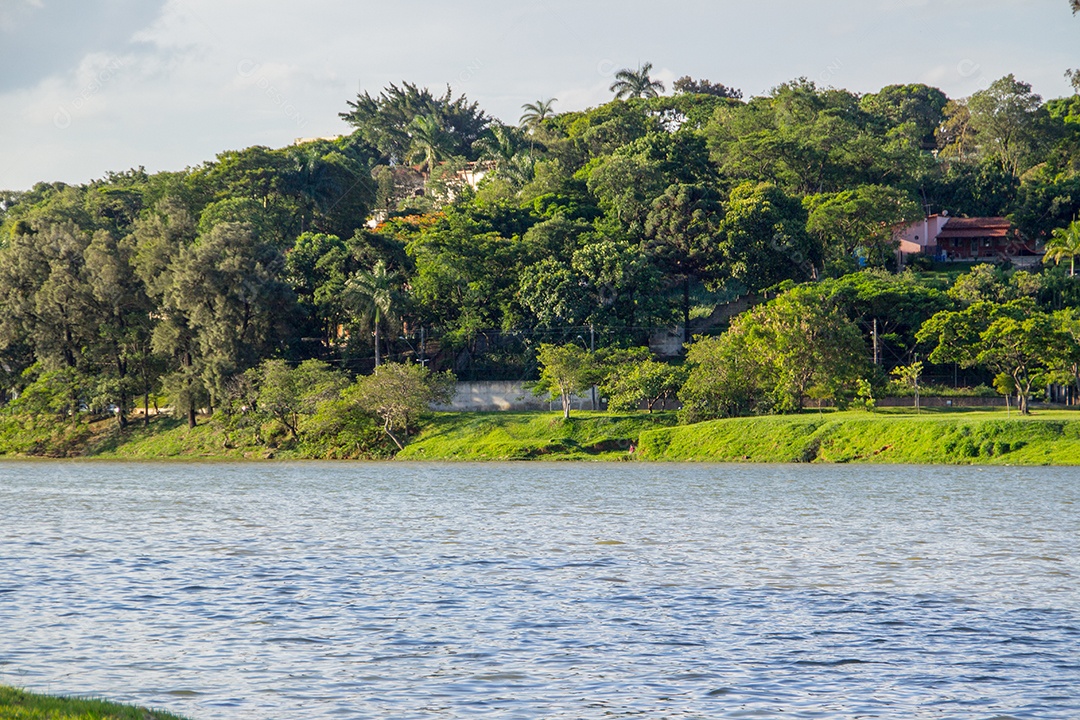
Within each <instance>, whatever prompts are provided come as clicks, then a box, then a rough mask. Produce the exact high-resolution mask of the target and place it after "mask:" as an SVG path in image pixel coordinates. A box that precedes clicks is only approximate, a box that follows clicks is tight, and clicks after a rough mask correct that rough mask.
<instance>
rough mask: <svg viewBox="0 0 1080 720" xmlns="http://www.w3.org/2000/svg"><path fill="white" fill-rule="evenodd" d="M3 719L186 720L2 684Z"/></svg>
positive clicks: (0, 714) (0, 715)
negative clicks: (33, 691)
mask: <svg viewBox="0 0 1080 720" xmlns="http://www.w3.org/2000/svg"><path fill="white" fill-rule="evenodd" d="M0 720H184V718H182V717H181V716H179V715H173V714H171V713H167V712H162V711H158V710H147V709H145V708H140V707H134V706H131V705H120V704H119V703H112V702H108V701H106V700H86V699H80V698H67V697H55V696H52V695H39V694H38V693H31V692H26V691H25V690H19V689H17V688H13V687H8V686H6V685H0Z"/></svg>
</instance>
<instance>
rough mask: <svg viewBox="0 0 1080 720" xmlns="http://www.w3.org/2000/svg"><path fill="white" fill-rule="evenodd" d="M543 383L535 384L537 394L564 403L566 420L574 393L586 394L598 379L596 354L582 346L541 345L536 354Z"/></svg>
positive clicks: (534, 390) (572, 344) (571, 344)
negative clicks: (557, 399)
mask: <svg viewBox="0 0 1080 720" xmlns="http://www.w3.org/2000/svg"><path fill="white" fill-rule="evenodd" d="M536 360H537V362H538V363H539V365H540V380H539V381H538V382H537V383H535V384H534V385H533V393H535V394H536V395H543V394H545V393H546V394H547V396H548V397H549V398H551V399H552V400H554V399H555V398H559V399H560V400H561V401H562V409H563V417H564V418H566V419H567V420H569V419H570V403H571V400H572V399H573V397H574V395H575V394H578V393H582V392H585V391H586V390H588V389H589V388H590V387H592V386H593V385H594V384H596V382H597V380H598V379H599V372H600V368H599V366H598V363H597V361H596V358H595V356H594V355H593V353H590V352H589V351H588V350H585V349H583V348H582V347H581V346H580V345H576V344H574V343H570V344H568V345H551V344H549V343H542V344H541V345H540V347H539V349H538V350H537V351H536Z"/></svg>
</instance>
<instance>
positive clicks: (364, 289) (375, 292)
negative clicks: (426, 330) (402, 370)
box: [345, 260, 404, 367]
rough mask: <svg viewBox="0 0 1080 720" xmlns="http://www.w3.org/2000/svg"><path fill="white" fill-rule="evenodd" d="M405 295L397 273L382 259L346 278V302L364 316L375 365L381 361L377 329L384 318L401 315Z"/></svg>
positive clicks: (352, 309) (395, 320)
mask: <svg viewBox="0 0 1080 720" xmlns="http://www.w3.org/2000/svg"><path fill="white" fill-rule="evenodd" d="M403 303H404V296H403V295H402V293H401V290H400V286H399V281H398V278H397V276H396V275H395V274H394V273H393V272H391V271H389V270H387V268H386V263H384V262H383V261H382V260H380V261H378V262H377V263H375V267H373V268H372V269H371V270H369V271H361V272H358V273H356V274H355V275H353V276H352V277H351V278H349V281H348V283H347V284H346V286H345V304H346V306H347V307H348V308H349V309H350V310H351V311H352V312H354V313H355V314H356V315H358V316H359V317H360V318H362V319H365V320H367V321H368V322H369V323H370V326H371V328H372V333H373V336H374V340H375V367H379V365H380V364H381V350H380V346H381V343H380V340H379V338H380V332H381V327H382V325H383V323H384V322H389V323H395V322H397V320H398V318H399V317H400V315H401V310H402V306H403Z"/></svg>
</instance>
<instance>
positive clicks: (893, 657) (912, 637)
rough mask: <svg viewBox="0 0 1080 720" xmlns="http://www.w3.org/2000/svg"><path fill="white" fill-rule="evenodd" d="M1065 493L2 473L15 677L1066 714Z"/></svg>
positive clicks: (514, 472)
mask: <svg viewBox="0 0 1080 720" xmlns="http://www.w3.org/2000/svg"><path fill="white" fill-rule="evenodd" d="M1078 503H1080V472H1078V471H1077V470H1076V469H1015V468H995V469H980V468H974V469H973V468H941V467H925V468H924V467H919V468H913V467H849V466H842V467H824V466H799V467H792V466H771V467H763V466H710V465H647V464H631V463H627V464H620V463H616V464H516V465H502V464H490V465H467V464H460V465H410V464H393V463H386V464H320V463H313V464H190V465H189V464H169V465H166V464H160V465H159V464H111V463H108V464H107V463H86V464H69V463H12V462H5V463H0V683H6V684H14V685H18V686H22V687H26V688H28V689H33V690H40V691H47V692H58V693H75V694H79V693H83V694H85V693H89V694H94V695H97V696H105V697H108V698H110V699H114V700H120V701H125V702H135V703H139V704H143V705H150V706H153V707H161V708H165V709H168V710H172V711H174V712H178V713H183V714H186V715H189V716H191V717H192V718H195V719H196V720H211V719H215V720H216V719H218V718H223V719H226V720H229V719H241V718H242V719H247V718H252V719H254V718H259V719H260V720H271V719H273V718H284V717H290V718H304V719H309V718H454V717H462V718H465V717H469V718H472V717H484V716H486V717H492V718H620V717H647V718H726V717H732V718H734V717H742V718H771V717H779V716H783V717H794V718H876V717H883V718H886V717H887V718H980V719H989V718H996V719H998V720H1002V719H1004V718H1077V717H1080V557H1078V553H1077V543H1078V540H1080V504H1078Z"/></svg>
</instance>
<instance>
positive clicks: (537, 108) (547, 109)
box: [518, 98, 559, 134]
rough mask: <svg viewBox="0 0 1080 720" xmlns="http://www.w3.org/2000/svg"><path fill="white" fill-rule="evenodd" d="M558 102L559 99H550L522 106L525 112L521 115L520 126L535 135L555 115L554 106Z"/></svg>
mask: <svg viewBox="0 0 1080 720" xmlns="http://www.w3.org/2000/svg"><path fill="white" fill-rule="evenodd" d="M558 100H559V99H558V98H548V99H547V100H537V101H536V102H534V103H525V104H524V105H522V106H521V109H522V110H524V112H523V113H522V114H521V119H520V120H519V121H518V126H519V127H520V128H521V129H522V130H524V131H526V132H528V133H530V134H532V133H535V132H536V131H537V130H538V129H539V128H540V126H541V125H543V124H544V121H545V120H547V119H548V118H550V117H552V116H553V115H554V114H555V111H554V106H555V103H556V102H558Z"/></svg>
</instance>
